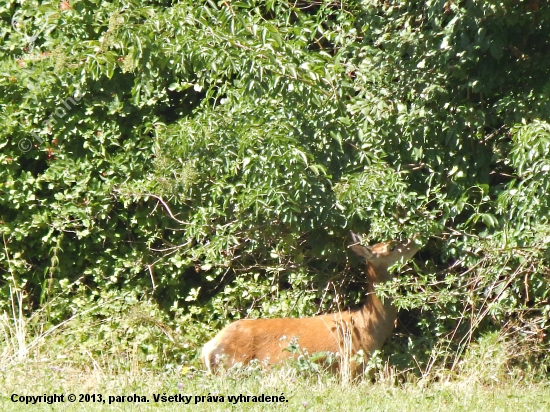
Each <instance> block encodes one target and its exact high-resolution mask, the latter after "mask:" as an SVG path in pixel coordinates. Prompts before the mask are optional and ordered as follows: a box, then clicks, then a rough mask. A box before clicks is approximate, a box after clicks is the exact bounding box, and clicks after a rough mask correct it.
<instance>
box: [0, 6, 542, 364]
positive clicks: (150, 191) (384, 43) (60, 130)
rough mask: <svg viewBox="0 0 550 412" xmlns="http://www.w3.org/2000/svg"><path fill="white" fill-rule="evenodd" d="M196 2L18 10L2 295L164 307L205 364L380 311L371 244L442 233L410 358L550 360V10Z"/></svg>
mask: <svg viewBox="0 0 550 412" xmlns="http://www.w3.org/2000/svg"><path fill="white" fill-rule="evenodd" d="M174 3H175V4H172V2H162V1H146V2H136V1H117V2H113V3H107V2H99V1H97V0H83V1H75V2H71V3H70V4H69V2H61V3H59V2H57V1H55V2H53V1H52V2H48V1H46V2H38V1H27V2H24V3H23V4H20V2H16V1H8V2H4V3H3V4H2V5H0V18H1V20H0V22H1V26H0V38H1V41H2V43H3V46H2V49H1V51H0V55H1V62H0V65H1V67H0V74H1V75H0V89H1V91H2V93H1V96H2V97H0V106H1V111H2V116H1V118H0V122H1V130H2V134H3V138H2V140H1V141H0V147H1V153H0V163H1V164H2V168H1V169H0V176H1V178H0V203H1V209H0V221H1V222H0V223H1V226H0V230H1V232H2V237H3V250H2V252H1V253H0V265H1V268H2V283H0V295H1V296H2V298H3V299H6V298H8V297H10V293H13V292H14V290H19V291H23V290H24V291H25V294H26V296H27V297H28V298H27V299H26V300H25V303H26V304H27V305H28V306H27V307H26V309H27V310H31V309H36V308H38V307H47V308H48V310H47V314H48V318H47V319H46V321H47V322H51V323H52V324H55V323H58V322H59V321H61V320H63V319H65V318H66V317H68V316H70V315H73V314H74V313H77V312H78V311H79V310H82V307H83V305H84V303H83V302H96V303H97V302H103V303H102V305H104V304H105V303H104V302H105V299H107V296H117V295H120V296H127V295H128V294H131V295H134V297H136V298H138V299H141V300H145V299H149V298H154V299H155V300H156V301H157V302H158V303H159V305H160V306H161V307H162V308H164V309H165V310H166V311H167V312H169V313H171V314H172V315H173V316H174V319H175V322H176V323H178V324H180V325H181V327H182V333H183V336H184V339H185V340H187V341H189V342H191V343H192V344H191V345H190V346H189V348H191V349H193V347H195V346H196V345H198V344H200V343H201V342H203V341H204V339H206V338H207V336H209V335H211V334H212V333H213V332H214V331H215V330H217V329H219V328H220V327H221V326H222V325H223V324H225V323H226V322H227V321H228V320H230V319H234V318H237V317H243V316H260V315H261V316H304V315H309V314H312V313H316V312H319V311H325V310H338V309H341V308H345V307H349V306H353V305H355V304H357V303H358V302H359V301H360V299H361V296H362V295H361V287H362V283H361V282H357V280H356V279H358V275H360V273H361V269H360V265H359V264H358V262H356V261H351V262H348V254H347V252H346V248H345V246H346V242H347V240H346V233H347V231H348V230H350V229H352V230H354V231H356V232H360V233H366V234H367V236H368V240H369V241H376V240H386V239H389V238H395V237H399V236H411V235H413V234H420V236H419V237H420V239H421V240H422V242H423V243H424V248H423V251H422V252H421V253H420V254H419V255H418V256H417V259H416V260H415V261H416V264H415V265H414V269H410V270H407V271H405V275H404V276H402V277H400V279H399V280H398V281H397V282H396V283H395V284H392V285H390V286H389V289H390V290H389V291H388V293H397V294H398V295H399V296H400V298H399V299H398V301H397V302H398V304H399V305H400V306H401V307H402V308H403V309H407V310H404V311H403V312H402V315H403V316H402V318H403V319H402V320H403V321H402V326H401V328H402V329H401V331H402V332H404V336H405V337H406V338H408V343H407V339H403V340H402V341H403V343H402V344H400V345H401V346H400V347H399V348H397V349H396V348H394V350H393V351H392V352H393V353H394V355H393V356H394V361H396V362H398V361H401V362H404V363H409V364H411V365H416V363H412V362H413V358H412V356H413V355H414V356H416V360H415V362H428V356H427V355H433V356H434V358H437V359H438V360H442V361H444V362H448V363H450V362H457V361H458V360H459V359H460V357H457V358H454V357H445V356H442V357H439V356H438V355H439V354H440V353H442V354H443V355H445V354H447V353H448V350H447V349H451V350H455V349H459V351H458V353H461V352H460V351H461V350H463V349H464V348H465V347H466V346H467V344H468V343H469V342H470V341H471V340H472V338H474V337H476V336H477V334H478V333H480V332H488V331H492V330H504V331H505V336H507V339H510V340H512V341H514V342H521V345H525V346H524V347H525V348H527V349H528V351H529V353H530V354H532V355H533V356H537V355H538V354H539V353H538V352H537V351H542V350H544V348H545V347H547V345H548V337H547V336H546V335H545V333H547V331H548V326H549V322H550V320H549V316H550V315H549V312H550V309H549V307H550V305H548V303H549V301H548V300H549V298H550V297H549V289H550V288H549V286H550V248H549V247H548V243H549V241H550V226H549V222H548V212H549V209H550V195H549V188H550V178H549V174H548V171H549V170H550V124H549V123H548V122H547V119H548V118H549V115H550V99H549V95H550V82H549V80H548V79H549V78H550V77H549V76H548V74H549V72H550V58H549V57H550V32H549V29H548V27H550V6H549V5H548V4H547V3H546V2H541V1H539V0H527V1H515V0H501V1H495V0H491V1H484V2H471V1H441V0H425V1H400V2H397V1H395V2H393V1H374V0H373V1H368V0H365V1H350V2H335V1H330V0H324V1H323V0H320V1H307V2H306V1H303V2H300V1H298V2H293V1H284V0H268V1H251V2H232V1H219V2H214V1H203V2H191V1H182V2H174ZM354 276H355V277H354ZM6 302H7V300H6ZM3 306H5V307H3V309H7V308H8V306H7V304H6V305H3ZM205 326H206V327H205ZM396 341H398V340H396ZM398 342H399V341H398ZM405 345H408V348H406V347H405ZM426 345H428V350H427V352H426ZM518 345H519V343H518ZM186 347H187V346H186ZM193 350H194V349H193ZM518 352H521V351H518ZM522 359H527V357H523V358H522ZM527 360H529V359H527ZM430 362H434V361H433V358H432V361H430ZM429 365H431V363H429ZM455 365H456V363H455Z"/></svg>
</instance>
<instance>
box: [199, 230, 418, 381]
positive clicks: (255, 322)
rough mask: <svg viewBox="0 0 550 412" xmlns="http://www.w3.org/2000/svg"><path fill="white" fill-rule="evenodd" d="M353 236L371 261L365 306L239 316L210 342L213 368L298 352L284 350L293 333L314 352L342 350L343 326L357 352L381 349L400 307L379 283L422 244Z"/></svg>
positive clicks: (208, 361)
mask: <svg viewBox="0 0 550 412" xmlns="http://www.w3.org/2000/svg"><path fill="white" fill-rule="evenodd" d="M351 236H352V240H353V242H354V243H353V244H352V245H350V248H351V250H352V251H353V252H354V253H355V254H357V255H358V256H359V257H361V258H363V259H364V260H365V261H366V263H367V271H366V275H367V298H366V302H365V304H364V305H363V307H362V308H360V309H359V310H356V311H353V312H339V313H331V314H328V315H322V316H315V317H311V318H279V319H242V320H238V321H236V322H234V323H232V324H230V325H228V326H226V327H225V328H224V329H222V330H221V331H220V332H219V333H218V334H217V335H216V337H214V339H212V340H210V341H209V342H208V343H206V345H204V347H203V350H202V355H201V358H202V361H203V363H204V364H205V366H206V367H207V369H208V370H209V371H212V370H215V369H216V368H217V367H218V366H220V363H221V362H223V364H224V365H225V366H226V367H228V366H231V365H234V364H235V363H238V362H241V363H243V364H246V363H248V362H249V361H251V360H252V359H258V360H260V361H262V362H265V363H266V364H268V365H273V364H275V363H278V362H280V361H281V360H283V359H285V358H287V357H289V356H291V355H292V354H291V353H290V352H289V351H287V350H284V349H285V348H287V347H288V345H289V343H290V341H291V339H293V338H297V340H298V344H299V345H300V347H301V348H304V349H307V351H308V353H310V354H313V353H316V352H332V353H342V350H343V349H342V346H343V336H344V333H343V331H346V332H347V333H348V334H349V335H351V351H350V352H351V355H354V354H356V353H357V352H358V351H359V350H361V349H362V350H363V352H364V353H365V355H367V356H368V355H369V354H372V352H374V351H375V350H377V349H380V348H381V347H382V345H383V344H384V341H385V340H386V339H387V338H388V336H389V335H390V334H391V332H392V330H393V328H394V325H395V321H396V319H397V310H396V308H395V307H394V306H393V304H392V302H391V300H390V299H386V301H385V302H382V301H381V300H380V298H378V297H377V296H376V293H375V292H374V289H375V284H376V283H379V282H386V281H389V280H391V279H392V278H393V276H392V275H391V274H390V273H389V272H388V268H389V267H390V266H391V265H393V264H394V263H396V262H397V261H400V260H407V259H410V258H411V257H412V256H413V255H414V254H415V253H416V252H417V250H418V249H417V247H416V246H415V245H414V243H413V242H406V243H399V242H386V243H378V244H376V245H374V246H372V247H371V248H368V247H365V246H363V245H361V243H360V242H361V239H360V238H359V236H357V235H355V234H354V233H351ZM357 367H358V366H356V368H357Z"/></svg>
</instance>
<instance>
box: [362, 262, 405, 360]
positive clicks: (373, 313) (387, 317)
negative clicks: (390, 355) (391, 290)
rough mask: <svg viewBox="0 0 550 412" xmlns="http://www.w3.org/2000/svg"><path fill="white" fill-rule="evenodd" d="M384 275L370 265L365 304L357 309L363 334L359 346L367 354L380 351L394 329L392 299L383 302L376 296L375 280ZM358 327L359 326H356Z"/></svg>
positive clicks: (395, 314)
mask: <svg viewBox="0 0 550 412" xmlns="http://www.w3.org/2000/svg"><path fill="white" fill-rule="evenodd" d="M380 275H385V274H384V273H381V270H380V269H374V268H372V267H371V266H370V265H369V267H368V268H367V281H368V283H367V298H366V301H365V304H364V305H363V307H362V308H361V309H359V311H358V312H359V315H360V316H359V319H360V321H359V323H360V324H361V327H362V329H363V330H364V332H365V333H364V334H362V336H363V338H362V341H363V342H361V346H362V347H363V349H365V350H366V351H367V352H372V351H374V350H377V349H380V348H381V347H382V344H383V343H384V341H385V340H386V339H387V338H388V337H389V336H390V334H391V332H392V330H393V329H394V327H395V321H396V319H397V309H396V307H395V306H394V305H393V299H390V298H384V301H382V299H380V298H379V297H378V296H377V295H376V283H375V279H380V278H381V277H383V276H380ZM358 326H359V325H358Z"/></svg>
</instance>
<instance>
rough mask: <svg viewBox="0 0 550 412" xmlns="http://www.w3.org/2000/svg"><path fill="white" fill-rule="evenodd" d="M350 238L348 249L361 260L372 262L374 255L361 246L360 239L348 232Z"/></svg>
mask: <svg viewBox="0 0 550 412" xmlns="http://www.w3.org/2000/svg"><path fill="white" fill-rule="evenodd" d="M349 234H350V237H351V242H352V243H351V244H350V245H349V248H350V249H351V250H352V251H353V253H355V254H356V255H357V256H359V257H360V258H361V259H363V260H373V259H374V258H375V253H374V252H373V251H372V250H370V249H369V248H368V247H366V246H363V245H362V244H361V237H360V236H359V235H356V234H355V233H353V232H351V231H350V232H349Z"/></svg>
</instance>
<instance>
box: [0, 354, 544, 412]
mask: <svg viewBox="0 0 550 412" xmlns="http://www.w3.org/2000/svg"><path fill="white" fill-rule="evenodd" d="M0 394H1V395H0V410H2V411H31V410H32V411H51V410H56V411H57V410H68V411H71V410H78V411H81V410H90V411H95V410H121V411H149V410H151V411H153V410H154V411H157V410H169V411H170V410H174V411H175V410H178V411H179V410H200V411H228V410H239V411H240V410H244V411H265V410H289V411H306V410H307V411H411V412H419V411H446V412H447V411H478V410H479V411H514V412H517V411H550V384H549V383H546V384H544V383H538V384H514V383H513V382H506V383H495V384H494V385H492V387H488V386H482V385H478V384H475V383H472V382H471V381H468V380H458V381H456V382H450V383H431V384H428V385H422V381H418V382H417V383H415V384H405V385H394V384H391V383H388V382H379V383H370V382H365V381H363V382H360V383H356V384H348V385H342V384H340V383H339V382H338V381H337V380H336V379H335V378H334V377H331V376H330V375H322V376H315V375H310V376H307V377H304V376H303V375H301V374H300V373H299V372H297V371H296V370H294V369H291V368H283V369H278V370H273V371H269V372H261V371H251V372H249V373H245V372H231V373H228V374H226V375H223V376H208V375H206V374H205V373H204V372H203V371H197V370H193V369H188V368H176V369H172V370H169V371H160V372H159V371H157V372H151V371H146V370H133V371H127V372H118V373H117V372H107V371H106V370H104V369H100V368H94V365H93V362H91V364H90V365H89V367H82V366H80V367H74V366H71V365H70V364H64V365H60V364H58V363H55V362H50V361H39V360H35V361H31V360H27V361H25V362H23V363H19V364H11V365H9V366H6V367H2V368H1V369H0ZM12 394H18V395H23V396H29V395H34V396H36V395H44V394H46V395H53V394H58V395H61V394H64V395H65V402H62V403H56V404H52V405H49V404H47V403H39V404H36V405H26V404H24V403H20V402H12V401H11V399H10V398H11V395H12ZM69 394H74V395H76V396H77V402H74V403H70V402H68V401H67V396H68V395H69ZM81 394H82V395H86V394H87V395H94V394H95V395H96V402H95V403H94V402H83V403H81V402H78V397H80V395H81ZM99 394H101V395H102V401H101V402H97V401H98V400H99V399H98V395H99ZM134 394H135V395H139V396H144V397H146V399H147V400H148V401H149V402H146V403H132V402H116V403H112V404H109V396H121V395H126V396H128V395H134ZM154 394H158V395H166V396H171V395H185V396H191V398H188V399H189V401H190V403H189V404H188V405H186V404H185V403H181V402H155V401H154ZM241 394H242V395H248V396H259V395H262V394H264V395H269V396H273V395H275V396H281V395H284V397H285V400H286V401H285V402H276V403H271V402H268V403H266V402H238V403H230V402H229V399H228V396H229V395H231V396H238V395H241ZM208 395H215V396H224V402H207V401H206V400H207V398H206V397H207V396H208ZM195 396H205V399H204V401H203V402H199V403H198V404H196V403H195V402H196V398H195ZM103 401H104V402H103Z"/></svg>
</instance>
